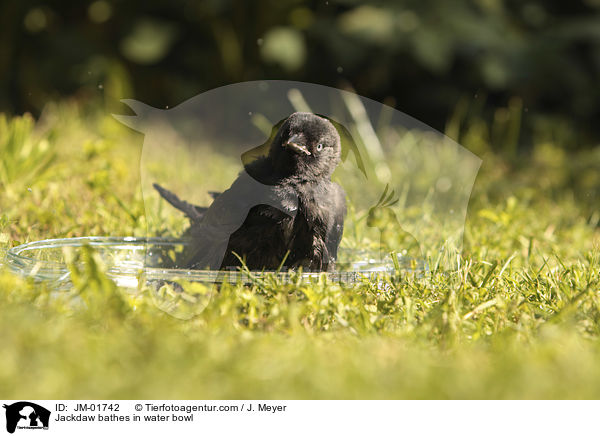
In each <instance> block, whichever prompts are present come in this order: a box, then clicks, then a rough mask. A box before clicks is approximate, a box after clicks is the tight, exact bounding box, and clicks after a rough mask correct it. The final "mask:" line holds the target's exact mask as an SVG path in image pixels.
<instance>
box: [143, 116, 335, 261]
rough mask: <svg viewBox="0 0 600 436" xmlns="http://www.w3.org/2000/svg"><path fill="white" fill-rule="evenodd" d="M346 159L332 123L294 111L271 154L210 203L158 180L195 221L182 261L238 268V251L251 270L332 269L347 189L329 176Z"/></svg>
mask: <svg viewBox="0 0 600 436" xmlns="http://www.w3.org/2000/svg"><path fill="white" fill-rule="evenodd" d="M340 157H341V143H340V136H339V134H338V132H337V130H336V128H335V127H334V126H333V125H332V123H331V122H329V121H328V120H327V119H325V118H323V117H320V116H318V115H315V114H312V113H305V112H296V113H293V114H292V115H290V116H289V117H288V118H287V119H286V120H285V121H284V122H283V124H282V125H281V127H280V128H279V130H278V131H277V133H276V134H275V137H274V138H273V141H272V142H271V144H270V148H269V150H268V154H267V155H266V156H261V157H258V158H257V159H256V160H254V161H252V162H250V163H248V164H246V165H245V167H244V171H242V172H241V173H240V175H239V176H238V178H237V179H236V180H235V181H234V182H233V184H232V185H231V187H230V188H229V189H227V190H226V191H224V192H223V193H221V194H218V193H211V194H212V195H213V198H214V201H213V203H212V204H211V205H210V207H208V208H202V207H199V206H194V205H191V204H190V203H187V202H185V201H182V200H180V199H179V198H177V196H176V195H175V194H173V193H171V192H169V191H167V190H166V189H164V188H162V187H160V186H158V185H156V184H155V185H154V187H155V188H156V189H157V190H158V192H159V193H160V195H161V196H162V197H163V198H165V199H166V200H167V201H168V202H169V203H170V204H172V205H173V206H174V207H176V208H177V209H179V210H182V211H183V212H184V213H185V214H186V215H187V216H188V217H189V218H190V220H191V226H190V227H189V228H188V230H186V232H185V234H184V236H186V237H188V238H190V239H191V243H190V247H189V249H188V250H187V252H186V253H184V259H183V261H182V262H181V265H179V266H182V267H185V268H194V269H226V268H230V267H238V266H240V265H241V264H240V261H239V259H238V257H237V256H239V257H240V258H242V259H243V260H244V261H245V263H246V265H247V267H248V268H249V269H252V270H263V269H264V270H275V269H277V268H279V267H280V266H284V267H288V268H294V269H295V268H298V267H302V268H303V269H304V270H309V271H332V270H333V269H334V267H335V260H336V257H337V250H338V246H339V244H340V240H341V238H342V232H343V227H344V217H345V214H346V200H345V192H344V190H343V189H342V187H341V186H339V185H338V184H336V183H334V182H332V181H331V175H332V173H333V171H334V170H335V168H336V167H337V165H338V163H339V162H340ZM286 256H287V257H286ZM284 260H285V262H284Z"/></svg>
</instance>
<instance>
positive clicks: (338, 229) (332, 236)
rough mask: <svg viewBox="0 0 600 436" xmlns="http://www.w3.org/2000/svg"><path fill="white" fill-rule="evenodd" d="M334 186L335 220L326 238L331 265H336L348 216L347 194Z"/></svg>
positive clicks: (335, 184) (339, 187) (332, 207)
mask: <svg viewBox="0 0 600 436" xmlns="http://www.w3.org/2000/svg"><path fill="white" fill-rule="evenodd" d="M332 185H333V187H334V189H333V195H332V196H331V201H332V205H331V209H330V210H331V211H332V213H333V220H332V224H331V226H330V228H329V230H328V234H327V238H326V246H327V252H328V254H329V257H330V259H329V264H334V263H335V260H336V259H337V250H338V247H339V245H340V242H341V240H342V234H343V233H344V217H345V216H346V193H345V192H344V189H342V187H341V186H340V185H338V184H337V183H333V184H332ZM332 266H333V265H332Z"/></svg>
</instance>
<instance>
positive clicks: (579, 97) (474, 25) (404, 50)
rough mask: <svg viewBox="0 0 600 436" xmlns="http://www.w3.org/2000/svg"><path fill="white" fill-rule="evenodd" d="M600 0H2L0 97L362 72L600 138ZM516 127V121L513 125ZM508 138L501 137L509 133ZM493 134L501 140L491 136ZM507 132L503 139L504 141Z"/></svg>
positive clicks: (431, 106)
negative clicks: (511, 103)
mask: <svg viewBox="0 0 600 436" xmlns="http://www.w3.org/2000/svg"><path fill="white" fill-rule="evenodd" d="M599 8H600V2H598V1H597V0H583V1H580V2H564V1H560V0H546V1H541V0H531V1H527V2H521V1H515V0H455V1H452V2H446V1H442V0H437V1H429V2H419V1H415V0H401V1H390V0H371V1H367V2H358V1H356V0H329V1H306V0H304V1H302V0H295V1H289V2H278V1H274V0H262V1H255V2H233V1H225V0H214V1H204V2H190V1H187V0H173V1H171V2H163V1H160V0H149V1H146V2H144V3H140V2H134V1H118V2H117V1H115V0H93V1H91V0H90V1H86V2H77V1H74V0H48V1H44V2H39V1H34V0H22V1H18V2H3V3H2V4H1V5H0V17H2V21H1V22H2V26H0V35H2V37H1V38H0V53H2V54H3V55H2V56H1V57H0V110H9V111H14V112H15V113H22V112H23V111H24V110H30V111H34V112H36V113H37V112H38V111H41V109H42V108H43V106H44V105H45V104H46V103H47V102H48V101H50V100H52V99H54V98H56V96H57V95H58V96H73V95H75V96H78V97H79V98H89V97H102V98H105V100H106V104H107V105H108V106H109V107H115V104H118V103H117V102H118V100H119V99H121V98H136V99H137V100H141V101H144V102H147V103H149V104H152V105H154V106H157V107H165V106H167V105H168V106H170V107H173V106H175V105H177V104H179V103H181V102H182V101H184V100H186V99H188V98H190V96H193V95H196V94H198V93H199V92H202V91H204V90H207V89H213V88H216V87H218V86H221V85H224V84H229V83H234V82H240V81H246V80H260V79H264V78H270V79H284V80H300V81H306V82H313V83H320V84H323V85H329V86H338V87H345V86H347V85H348V84H350V85H351V86H353V87H354V88H355V89H356V90H357V92H358V93H359V94H361V95H365V96H369V97H372V98H375V99H377V100H381V101H383V100H384V99H386V98H387V99H388V100H387V101H388V102H390V103H392V104H393V102H395V103H396V104H397V107H398V108H399V109H401V110H403V111H405V112H407V113H410V114H412V115H414V116H416V117H417V118H418V119H420V120H423V121H425V122H426V123H427V124H429V125H432V126H434V127H435V128H437V129H438V130H442V127H443V125H444V123H445V121H446V119H447V117H448V114H449V113H451V112H452V111H453V110H454V108H455V107H456V102H457V101H458V100H459V99H460V98H466V99H467V101H468V103H469V104H470V105H473V106H475V107H481V108H482V110H483V113H484V115H485V118H486V120H487V121H488V122H492V121H494V120H496V121H498V120H499V119H505V120H506V118H507V113H505V112H503V111H500V112H499V113H497V112H496V110H497V109H498V108H502V107H504V106H506V105H508V104H509V101H510V100H511V98H513V97H516V100H515V101H518V102H519V103H518V105H517V106H519V107H520V108H521V110H519V111H518V114H515V113H514V112H515V111H512V110H511V111H510V113H509V114H508V115H510V116H511V117H515V116H516V117H519V118H522V120H523V124H524V127H525V129H524V133H525V134H524V135H523V137H522V138H521V141H513V143H512V144H513V146H515V147H516V146H517V145H521V146H522V145H524V144H530V143H534V142H535V140H534V139H533V138H531V136H532V135H536V134H538V132H539V131H540V130H541V131H545V132H546V133H549V132H552V133H560V132H561V131H566V130H571V131H573V132H577V133H582V135H581V136H582V137H583V140H582V139H581V138H575V139H576V140H575V141H572V142H571V143H570V144H565V143H561V144H560V145H561V146H567V145H569V146H571V147H584V146H586V145H589V141H586V140H585V137H586V134H592V135H595V136H594V137H595V138H598V134H599V130H598V126H597V123H596V122H595V121H596V119H597V115H598V111H599V110H600V106H599V105H600V103H599V102H600V94H599V92H600V91H599V90H598V86H597V77H598V75H599V72H600V62H599V61H598V50H599V44H600V32H599V31H598V29H599V28H600V15H599V12H600V9H599ZM509 136H510V135H509ZM504 139H505V138H503V139H502V140H501V141H502V142H503V141H504ZM493 144H494V145H496V143H495V142H493ZM499 145H500V146H501V145H502V144H499Z"/></svg>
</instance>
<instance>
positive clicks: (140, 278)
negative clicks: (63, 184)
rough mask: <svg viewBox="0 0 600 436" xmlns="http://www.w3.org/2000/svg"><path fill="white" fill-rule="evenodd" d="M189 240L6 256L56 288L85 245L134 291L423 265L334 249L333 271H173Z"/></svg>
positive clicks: (48, 248) (112, 241)
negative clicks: (162, 284)
mask: <svg viewBox="0 0 600 436" xmlns="http://www.w3.org/2000/svg"><path fill="white" fill-rule="evenodd" d="M187 244H189V241H186V240H181V239H175V238H136V237H101V236H89V237H80V238H65V239H46V240H42V241H36V242H29V243H26V244H22V245H19V246H17V247H13V248H11V249H10V250H8V252H7V254H6V263H7V265H8V266H9V268H10V269H11V270H12V271H14V272H16V273H18V274H20V275H22V276H26V277H32V278H33V279H34V280H36V281H45V282H49V283H50V284H52V285H55V286H57V287H60V288H68V287H70V286H71V280H70V270H69V266H68V265H69V263H71V262H75V263H82V264H83V263H85V256H84V255H83V254H84V251H85V250H84V247H86V246H87V247H91V248H92V252H93V253H94V256H95V259H99V260H100V263H102V264H103V266H104V270H105V273H106V275H107V276H108V277H110V278H111V279H112V280H114V281H115V283H116V284H117V285H118V286H120V287H125V288H138V287H140V285H143V284H144V283H149V282H156V281H169V282H197V283H213V284H214V283H224V282H229V283H240V282H241V283H243V284H251V283H253V282H255V281H256V280H260V279H261V278H264V277H266V276H267V275H275V276H276V278H277V279H279V280H282V281H284V282H286V281H290V280H293V281H294V282H297V281H298V280H310V279H315V278H319V277H321V276H322V275H323V274H324V275H325V276H326V277H327V279H328V280H329V281H332V282H339V283H343V284H354V283H357V282H359V281H363V280H365V279H367V280H368V279H381V277H382V275H384V274H391V273H393V272H394V271H395V270H397V269H398V266H400V267H401V268H402V269H403V270H405V271H407V272H410V271H412V272H414V271H423V270H424V269H426V267H425V266H424V264H423V262H417V263H415V261H414V260H413V261H412V262H411V261H409V259H403V258H402V257H401V256H399V257H398V259H399V263H398V264H397V265H396V266H394V265H393V262H392V261H391V258H390V259H389V261H388V262H381V261H377V260H375V259H374V257H373V256H370V255H369V253H368V252H367V251H361V252H357V251H351V250H348V249H343V248H341V247H340V258H344V259H351V261H349V262H347V263H345V264H338V265H337V269H338V270H337V271H335V272H328V273H319V272H302V273H298V272H296V271H289V272H272V271H244V270H231V271H209V270H194V269H180V268H174V267H173V259H174V258H175V255H176V253H178V252H181V251H182V250H183V249H184V248H185V247H186V245H187Z"/></svg>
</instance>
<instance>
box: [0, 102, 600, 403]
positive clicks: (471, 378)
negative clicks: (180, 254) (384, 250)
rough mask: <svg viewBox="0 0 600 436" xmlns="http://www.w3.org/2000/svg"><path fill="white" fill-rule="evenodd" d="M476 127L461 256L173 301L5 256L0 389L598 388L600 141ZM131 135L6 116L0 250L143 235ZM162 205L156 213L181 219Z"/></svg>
mask: <svg viewBox="0 0 600 436" xmlns="http://www.w3.org/2000/svg"><path fill="white" fill-rule="evenodd" d="M449 126H450V128H451V127H452V125H449ZM477 126H479V130H477V128H476V127H477ZM483 128H485V126H483ZM481 129H482V127H481V125H480V124H473V125H472V126H471V129H470V130H468V131H466V132H464V135H463V134H461V143H463V145H465V146H467V147H468V148H470V149H471V150H473V151H474V152H475V153H476V154H478V155H479V156H480V157H481V158H482V159H483V164H482V167H481V169H480V171H479V174H478V177H477V180H476V183H475V188H474V191H473V193H472V196H471V201H470V204H469V209H468V215H467V221H466V228H465V234H464V245H463V252H462V255H461V256H460V258H459V259H458V260H457V264H458V265H457V267H456V268H453V269H446V268H430V270H429V272H428V273H427V274H399V275H394V276H391V277H389V278H387V279H386V283H384V284H382V283H376V282H368V281H365V282H363V283H359V284H357V285H355V286H352V287H349V286H344V285H339V284H336V283H331V282H328V281H327V280H324V279H321V280H317V281H314V282H313V283H280V282H277V281H276V280H268V281H265V282H262V283H260V284H256V285H254V286H242V285H231V286H224V287H222V288H221V290H220V292H218V293H217V294H215V295H214V296H213V298H212V300H211V301H210V304H209V305H208V306H207V307H206V309H205V310H204V311H202V312H201V313H199V314H198V315H197V316H195V317H192V318H191V319H187V320H184V319H179V318H176V317H173V316H170V315H169V314H167V313H165V312H163V311H162V310H160V309H159V308H157V307H156V305H155V304H154V302H153V299H152V298H151V296H150V295H149V292H150V291H149V290H148V289H144V288H142V289H140V290H139V292H133V293H132V292H126V291H124V290H122V289H119V288H117V287H116V286H115V285H114V284H113V283H112V282H111V281H110V280H107V279H106V277H105V275H104V273H103V270H102V269H103V268H102V265H101V264H95V263H94V262H91V263H88V264H87V266H86V267H78V266H76V265H75V264H73V265H72V270H73V273H74V274H75V276H76V278H77V280H74V281H75V285H74V289H73V290H72V291H70V292H67V291H63V292H59V293H57V292H53V291H52V289H51V288H50V287H49V286H46V285H44V284H38V283H34V282H33V281H32V280H31V279H23V278H20V277H18V276H16V275H14V274H12V273H11V272H10V271H9V270H8V268H7V267H6V266H0V314H1V316H0V330H1V331H2V334H1V335H0V349H1V350H3V352H2V358H0V396H1V397H3V398H25V397H27V398H55V399H57V398H71V399H76V398H77V399H78V398H96V399H108V398H112V399H125V398H149V399H150V398H172V399H191V398H214V399H226V398H265V399H267V398H282V399H308V398H319V399H320V398H335V399H370V398H379V399H391V398H398V399H420V398H428V399H467V398H468V399H524V398H538V399H558V398H600V365H598V361H600V282H599V280H600V276H599V271H600V227H599V222H600V209H599V208H598V205H599V204H600V172H599V171H598V168H600V146H595V147H587V148H584V149H581V150H579V151H574V150H566V149H564V148H563V147H562V143H561V139H560V137H553V136H548V135H546V136H544V135H539V137H535V138H533V144H534V145H533V146H532V147H530V148H528V149H526V150H520V151H515V150H514V149H510V148H502V147H498V146H492V145H491V144H490V141H489V140H487V139H485V138H486V137H487V136H486V135H485V134H484V133H482V131H481ZM142 143H143V136H142V135H141V134H139V133H136V132H134V131H132V130H130V129H128V128H126V127H124V126H122V125H120V124H119V123H118V122H116V121H115V120H114V119H113V118H112V117H110V116H109V115H107V114H106V113H105V111H104V110H101V109H100V108H88V107H81V106H79V105H77V104H75V103H71V102H63V103H60V104H54V105H49V106H48V107H47V108H46V110H45V112H44V113H43V115H42V117H40V119H39V120H38V121H34V120H33V119H32V118H31V117H29V116H27V115H26V116H23V117H14V118H9V117H6V116H0V155H1V156H2V161H1V162H0V256H2V257H3V256H4V251H5V250H6V249H8V248H10V247H13V246H16V245H18V244H21V243H25V242H29V241H35V240H40V239H47V238H63V237H74V236H88V235H114V236H145V235H146V233H147V230H148V222H149V221H148V219H147V216H146V212H145V207H144V201H143V196H142V188H141V182H140V180H141V176H140V165H139V162H140V156H141V151H142ZM223 165H225V164H223ZM230 172H231V171H230ZM230 172H228V170H227V168H223V174H224V175H223V177H224V178H226V179H228V180H231V179H230V177H231V174H230ZM233 174H235V173H234V172H233ZM165 214H166V212H165ZM169 217H171V218H168V217H167V215H165V219H164V222H162V223H161V222H158V223H156V222H155V221H152V222H151V223H150V224H151V225H150V228H151V229H152V231H153V232H155V233H156V234H168V233H172V234H177V232H178V231H181V229H182V228H183V225H184V221H183V220H182V219H179V220H178V219H176V218H172V216H171V215H169ZM351 227H352V226H351V223H349V224H348V228H351ZM345 237H346V236H345Z"/></svg>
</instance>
